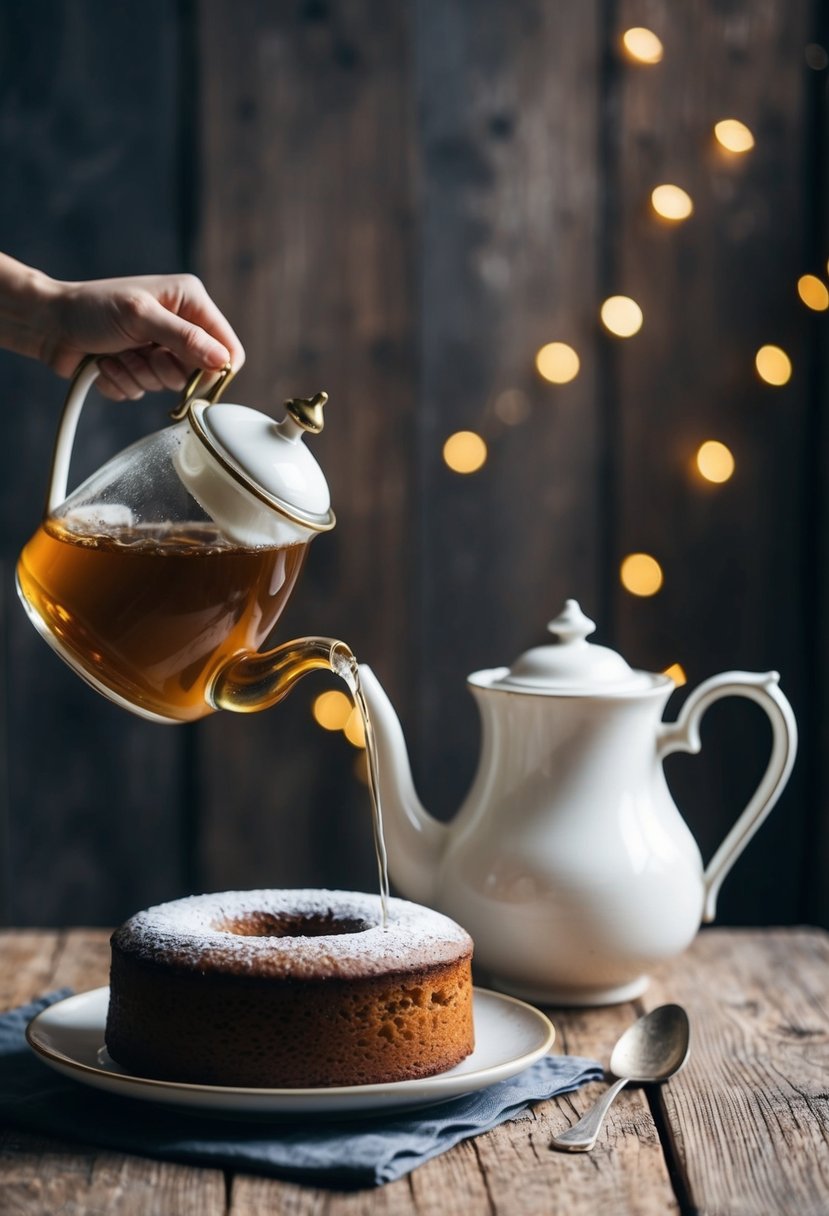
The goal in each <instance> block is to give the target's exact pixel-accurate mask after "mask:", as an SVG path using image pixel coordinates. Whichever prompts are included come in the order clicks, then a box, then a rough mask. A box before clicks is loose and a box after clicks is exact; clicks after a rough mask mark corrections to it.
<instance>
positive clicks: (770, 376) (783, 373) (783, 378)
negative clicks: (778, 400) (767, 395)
mask: <svg viewBox="0 0 829 1216" xmlns="http://www.w3.org/2000/svg"><path fill="white" fill-rule="evenodd" d="M754 366H755V367H756V368H757V375H758V376H759V377H760V379H761V380H765V382H766V384H774V385H781V384H788V382H789V380H791V378H792V361H791V359H790V358H789V356H788V355H787V354H786V352H785V351H784V350H781V349H780V347H779V346H761V347H760V349H759V350H758V352H757V354H756V355H755V356H754Z"/></svg>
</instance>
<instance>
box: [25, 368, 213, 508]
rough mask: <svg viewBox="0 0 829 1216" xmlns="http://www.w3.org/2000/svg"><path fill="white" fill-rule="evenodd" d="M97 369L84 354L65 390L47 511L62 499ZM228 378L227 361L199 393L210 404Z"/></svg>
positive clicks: (179, 412) (195, 380) (180, 409)
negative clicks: (86, 402) (202, 391)
mask: <svg viewBox="0 0 829 1216" xmlns="http://www.w3.org/2000/svg"><path fill="white" fill-rule="evenodd" d="M99 371H100V369H99V367H98V362H97V359H96V356H95V355H85V356H84V358H83V359H81V361H80V363H79V364H78V366H77V368H76V369H75V374H74V375H73V377H72V382H71V384H70V385H69V392H68V393H67V394H66V401H65V402H64V405H63V413H62V414H61V418H60V423H59V424H58V433H57V438H56V439H55V450H54V452H53V454H52V471H51V474H50V476H49V492H48V494H47V496H46V512H47V514H49V513H50V512H52V511H54V510H55V508H56V507H59V506H60V504H61V503H62V502H63V500H64V499H65V498H66V486H67V482H68V481H69V464H70V462H71V460H72V449H73V447H74V445H75V432H76V431H77V429H78V419H79V418H80V416H81V410H82V409H83V405H84V402H85V401H86V395H87V393H88V392H89V390H90V388H91V387H92V385H93V384H94V383H95V381H96V380H97V379H98V375H99ZM203 375H204V372H203V371H202V370H201V368H197V369H196V371H194V372H193V373H192V375H191V376H190V378H189V379H188V381H187V384H186V385H185V387H184V390H183V392H182V395H181V400H180V401H179V403H178V405H177V406H176V407H175V408H174V409H173V410H171V416H172V417H173V419H174V420H176V421H178V419H179V418H183V417H184V416H185V414H186V413H187V408H188V406H189V405H190V401H191V399H192V398H193V397H194V394H195V391H196V388H197V387H198V384H199V381H200V380H201V378H202V376H203ZM232 379H233V371H232V369H231V367H230V364H227V365H226V366H225V367H223V368H222V369H221V371H220V372H219V374H218V378H217V379H216V381H215V382H214V383H213V384H212V385H211V386H210V388H209V389H208V390H207V392H205V393H203V394H202V397H203V399H204V400H207V401H210V402H211V403H212V402H215V401H218V400H219V398H220V396H221V394H222V393H223V392H224V390H225V389H226V388H227V386H228V384H229V383H230V381H231V380H232Z"/></svg>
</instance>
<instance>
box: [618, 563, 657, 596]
mask: <svg viewBox="0 0 829 1216" xmlns="http://www.w3.org/2000/svg"><path fill="white" fill-rule="evenodd" d="M619 576H620V578H621V580H622V586H623V587H624V589H625V591H629V592H630V593H631V595H656V593H657V591H658V590H659V588H660V587H661V586H662V582H663V577H662V567H661V566H660V564H659V562H658V561H657V560H656V558H655V557H651V555H650V554H649V553H629V554H628V555H627V557H626V558H625V560H624V561H623V562H622V565H621V568H620V570H619Z"/></svg>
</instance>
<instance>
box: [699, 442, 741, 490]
mask: <svg viewBox="0 0 829 1216" xmlns="http://www.w3.org/2000/svg"><path fill="white" fill-rule="evenodd" d="M697 468H698V469H699V471H700V473H701V474H702V476H703V477H704V478H705V480H706V481H713V482H716V483H717V484H719V483H721V482H723V481H728V479H729V477H731V476H732V475H733V473H734V456H733V454H732V452H731V449H730V448H729V447H726V445H725V444H724V443H720V442H719V441H718V440H717V439H706V441H705V443H702V444H700V447H699V450H698V451H697Z"/></svg>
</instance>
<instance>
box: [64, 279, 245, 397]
mask: <svg viewBox="0 0 829 1216" xmlns="http://www.w3.org/2000/svg"><path fill="white" fill-rule="evenodd" d="M48 295H49V296H50V297H51V298H50V299H48V302H47V304H46V307H45V311H44V314H43V317H44V320H43V344H42V347H41V351H40V357H41V359H42V360H43V361H44V362H45V363H48V365H49V366H50V367H51V368H52V369H53V370H54V371H56V372H57V373H58V375H61V376H71V375H72V373H73V372H74V371H75V369H76V367H77V366H78V363H79V362H80V360H81V358H82V357H83V356H84V355H86V354H92V355H100V356H103V357H102V358H99V359H98V367H99V369H100V374H99V377H98V380H97V385H96V387H97V388H98V390H99V391H100V392H101V393H103V394H104V396H106V397H110V398H112V399H113V400H116V401H120V400H123V399H124V398H130V399H133V400H136V399H138V398H139V397H143V395H144V393H145V392H146V391H153V390H155V389H162V388H168V389H180V388H183V387H184V384H185V381H186V379H187V376H188V375H189V374H190V372H192V371H193V370H194V369H195V368H197V367H201V368H204V369H205V370H206V371H218V370H219V369H220V368H221V367H222V366H223V365H224V364H225V363H228V362H229V363H230V364H231V365H232V367H233V370H234V371H238V370H239V368H240V367H241V366H242V364H243V363H244V361H245V352H244V348H243V346H242V344H241V342H240V341H239V339H238V338H237V336H236V334H235V333H234V332H233V329H232V328H231V326H230V324H229V323H228V321H227V320H226V319H225V317H224V316H223V315H222V313H221V312H220V310H219V309H218V308H217V306H216V305H215V304H214V302H213V300H212V299H211V298H210V296H209V295H208V293H207V291H206V290H205V288H204V285H203V284H202V283H201V281H200V280H199V279H197V278H196V277H195V276H194V275H190V274H172V275H140V276H136V277H134V278H116V279H97V280H90V281H88V282H79V283H56V284H54V285H53V290H52V291H50V292H49V293H48Z"/></svg>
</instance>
